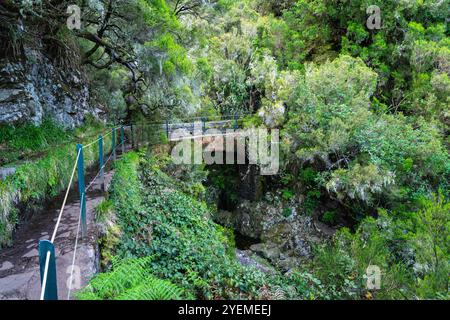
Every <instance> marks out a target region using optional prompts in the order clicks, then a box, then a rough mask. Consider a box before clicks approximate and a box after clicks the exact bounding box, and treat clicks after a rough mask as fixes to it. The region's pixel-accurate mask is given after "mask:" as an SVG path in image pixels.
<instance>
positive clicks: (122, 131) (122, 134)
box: [120, 126, 125, 154]
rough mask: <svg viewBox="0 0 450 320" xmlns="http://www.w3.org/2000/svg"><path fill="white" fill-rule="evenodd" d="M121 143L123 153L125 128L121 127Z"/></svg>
mask: <svg viewBox="0 0 450 320" xmlns="http://www.w3.org/2000/svg"><path fill="white" fill-rule="evenodd" d="M120 144H121V145H122V154H124V153H125V128H124V127H123V126H121V127H120Z"/></svg>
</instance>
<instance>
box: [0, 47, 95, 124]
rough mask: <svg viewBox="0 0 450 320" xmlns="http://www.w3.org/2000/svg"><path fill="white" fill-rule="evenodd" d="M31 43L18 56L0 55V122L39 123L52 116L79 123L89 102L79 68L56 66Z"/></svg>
mask: <svg viewBox="0 0 450 320" xmlns="http://www.w3.org/2000/svg"><path fill="white" fill-rule="evenodd" d="M37 42H38V43H37V44H36V43H33V46H32V47H31V46H28V47H27V46H25V45H24V47H23V48H22V50H21V52H22V53H21V56H20V57H12V56H10V55H9V56H8V55H7V56H0V123H21V122H29V121H31V122H33V123H35V124H40V123H41V122H42V119H43V118H44V117H52V118H54V119H55V120H56V121H57V122H58V123H61V124H62V125H63V126H65V127H69V128H72V127H75V126H77V125H80V124H81V123H82V122H83V120H84V118H85V115H86V114H87V113H90V114H92V115H94V116H96V112H97V111H96V110H93V109H92V108H91V107H90V106H89V90H88V86H87V83H86V81H85V80H84V77H83V74H82V73H81V72H80V71H79V70H75V69H73V70H68V69H67V68H63V67H60V66H58V65H57V64H56V63H55V62H54V61H53V60H51V59H50V58H48V55H47V54H45V49H44V46H43V44H41V43H39V40H37Z"/></svg>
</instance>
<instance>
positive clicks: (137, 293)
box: [77, 257, 187, 300]
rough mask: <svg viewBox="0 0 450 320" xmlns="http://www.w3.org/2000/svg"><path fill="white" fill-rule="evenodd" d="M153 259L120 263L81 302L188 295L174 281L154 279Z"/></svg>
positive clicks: (83, 293) (115, 262)
mask: <svg viewBox="0 0 450 320" xmlns="http://www.w3.org/2000/svg"><path fill="white" fill-rule="evenodd" d="M150 261H151V257H146V258H140V259H126V260H118V259H117V258H113V259H112V262H113V266H112V271H110V272H107V273H101V274H99V275H98V276H96V277H95V278H94V279H92V280H91V282H90V284H89V285H88V286H87V287H86V288H85V289H84V290H82V291H80V292H79V293H78V294H77V298H78V299H80V300H180V299H183V298H186V296H187V295H186V294H185V293H184V291H183V290H182V289H180V288H178V287H177V286H176V285H174V284H172V283H171V282H170V281H167V280H161V279H158V278H156V277H155V276H153V275H152V274H151V273H150V271H149V270H151V268H150Z"/></svg>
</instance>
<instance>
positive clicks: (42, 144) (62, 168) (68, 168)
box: [0, 120, 112, 248]
mask: <svg viewBox="0 0 450 320" xmlns="http://www.w3.org/2000/svg"><path fill="white" fill-rule="evenodd" d="M105 129H106V128H105V126H104V125H102V124H100V123H97V122H95V121H87V123H86V124H85V125H84V126H83V127H80V128H77V129H75V130H64V129H62V128H61V127H58V126H57V125H56V124H54V123H53V122H51V121H50V120H46V121H44V123H43V125H42V126H40V127H36V126H33V125H30V124H27V125H24V126H22V127H11V126H2V127H1V128H0V133H1V138H0V141H1V142H0V146H2V148H4V149H6V150H9V151H8V152H2V157H3V159H5V158H6V159H8V158H9V159H10V160H11V159H13V160H18V158H17V155H21V156H23V157H26V158H28V159H29V160H27V161H25V162H23V163H21V164H19V165H18V166H17V168H16V173H15V174H14V175H12V176H9V177H7V178H6V179H5V180H3V181H0V248H1V247H4V246H7V245H11V235H12V232H13V231H14V228H15V226H16V225H17V223H18V221H19V219H20V217H19V212H18V210H17V206H18V204H19V203H23V204H33V203H41V202H42V201H44V200H45V199H46V198H47V197H52V196H56V195H57V194H59V193H60V192H61V191H63V190H64V189H65V188H66V187H67V185H68V183H69V180H70V175H71V173H72V168H73V165H74V162H75V158H76V145H77V143H82V144H87V143H89V142H91V141H93V140H95V139H96V138H97V136H98V134H100V133H101V132H102V131H104V130H105ZM111 145H112V141H111V138H110V137H109V138H107V139H105V141H104V149H105V153H108V152H110V151H111ZM4 153H5V154H9V155H7V156H6V157H5V156H3V154H4ZM33 154H34V155H35V157H34V158H33V157H32V155H33ZM30 157H31V159H32V160H30ZM84 161H85V168H87V167H89V166H91V165H93V164H94V163H95V162H96V161H98V144H94V145H93V146H91V147H90V148H87V149H85V150H84ZM76 179H77V177H76Z"/></svg>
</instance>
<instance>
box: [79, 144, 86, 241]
mask: <svg viewBox="0 0 450 320" xmlns="http://www.w3.org/2000/svg"><path fill="white" fill-rule="evenodd" d="M78 152H79V153H80V157H79V158H78V192H79V193H80V206H81V234H82V236H83V237H85V236H86V233H87V223H86V185H85V180H84V157H83V146H82V145H81V144H78V145H77V154H78Z"/></svg>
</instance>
